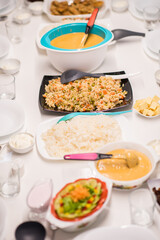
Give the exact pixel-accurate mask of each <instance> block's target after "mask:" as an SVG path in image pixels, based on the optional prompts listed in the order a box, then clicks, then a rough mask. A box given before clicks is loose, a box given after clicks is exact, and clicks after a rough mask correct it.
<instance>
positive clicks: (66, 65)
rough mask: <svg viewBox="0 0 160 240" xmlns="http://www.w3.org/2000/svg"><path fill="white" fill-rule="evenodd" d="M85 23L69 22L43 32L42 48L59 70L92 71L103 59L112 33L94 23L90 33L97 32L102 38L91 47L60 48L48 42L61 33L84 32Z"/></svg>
mask: <svg viewBox="0 0 160 240" xmlns="http://www.w3.org/2000/svg"><path fill="white" fill-rule="evenodd" d="M85 29H86V23H70V24H64V25H61V26H58V27H56V28H53V29H51V30H50V31H48V32H47V33H45V34H44V35H43V36H42V38H41V45H42V48H44V49H46V51H47V55H48V58H49V61H50V62H51V64H52V65H53V66H54V67H55V68H56V69H57V70H59V71H60V72H63V71H66V70H68V69H78V70H82V71H88V72H90V71H93V70H94V69H96V68H97V67H99V66H100V65H101V64H102V62H103V61H104V59H105V57H106V53H107V45H108V44H109V43H110V42H111V41H112V39H113V34H112V32H111V31H109V30H108V29H106V28H104V27H101V26H98V25H94V26H93V28H92V29H91V33H93V34H97V35H99V36H101V37H103V38H104V40H103V41H102V42H101V43H99V44H97V45H95V46H92V47H89V48H83V49H62V48H57V47H54V46H52V45H51V44H50V42H51V40H53V39H54V38H56V37H58V36H61V35H63V34H68V33H71V32H72V33H75V32H83V33H84V32H85Z"/></svg>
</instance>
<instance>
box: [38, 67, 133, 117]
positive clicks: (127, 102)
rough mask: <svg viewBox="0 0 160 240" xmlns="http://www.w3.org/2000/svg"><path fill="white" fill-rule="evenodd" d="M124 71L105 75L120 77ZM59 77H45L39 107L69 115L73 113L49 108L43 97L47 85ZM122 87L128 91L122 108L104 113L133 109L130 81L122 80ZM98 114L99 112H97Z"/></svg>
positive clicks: (45, 110) (43, 109) (118, 107)
mask: <svg viewBox="0 0 160 240" xmlns="http://www.w3.org/2000/svg"><path fill="white" fill-rule="evenodd" d="M124 73H125V72H124V71H118V72H110V73H103V74H106V75H120V74H124ZM58 77H60V76H59V75H57V76H56V75H55V76H50V75H45V76H44V77H43V80H42V83H41V86H40V91H39V105H40V107H41V110H42V111H44V112H46V113H47V112H50V113H57V114H58V113H60V114H68V113H72V112H70V111H60V110H57V109H53V108H51V107H49V106H47V104H46V103H45V98H44V97H43V94H44V93H45V85H47V84H48V83H49V81H50V80H51V79H57V78H58ZM121 86H122V90H123V91H127V95H126V97H125V99H124V102H123V104H121V105H120V106H116V107H115V108H112V109H108V110H103V112H114V111H121V110H124V109H125V110H126V109H131V107H132V103H133V93H132V87H131V84H130V82H129V79H127V78H126V79H122V80H121ZM96 112H97V111H96Z"/></svg>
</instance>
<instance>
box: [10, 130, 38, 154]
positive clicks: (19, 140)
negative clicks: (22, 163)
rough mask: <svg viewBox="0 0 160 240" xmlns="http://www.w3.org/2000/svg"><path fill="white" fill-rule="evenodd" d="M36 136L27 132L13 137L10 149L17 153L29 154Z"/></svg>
mask: <svg viewBox="0 0 160 240" xmlns="http://www.w3.org/2000/svg"><path fill="white" fill-rule="evenodd" d="M34 143H35V139H34V136H33V135H32V134H30V133H27V132H20V133H16V134H14V135H12V136H11V137H10V139H9V147H10V148H11V149H12V150H13V151H14V152H16V153H27V152H29V151H31V150H32V149H33V146H34Z"/></svg>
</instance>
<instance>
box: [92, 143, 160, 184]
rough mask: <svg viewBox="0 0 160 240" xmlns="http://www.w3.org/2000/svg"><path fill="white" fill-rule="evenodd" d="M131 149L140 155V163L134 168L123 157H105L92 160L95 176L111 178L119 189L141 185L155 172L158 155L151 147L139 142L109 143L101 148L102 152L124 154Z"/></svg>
mask: <svg viewBox="0 0 160 240" xmlns="http://www.w3.org/2000/svg"><path fill="white" fill-rule="evenodd" d="M125 150H127V151H128V150H129V151H131V152H133V153H134V154H136V156H137V157H138V164H137V165H136V166H134V167H133V168H129V167H128V166H127V165H126V161H123V159H113V160H111V159H104V160H99V161H97V162H90V166H91V167H92V169H93V174H94V176H96V177H98V178H100V179H102V180H103V181H105V179H106V180H107V179H110V180H111V181H112V183H113V187H115V188H119V189H132V188H137V187H139V186H141V184H142V183H144V182H145V181H146V180H147V179H148V178H149V177H150V176H151V174H152V173H153V172H154V170H155V168H156V163H157V162H158V156H157V155H156V153H155V152H154V151H153V149H152V148H151V147H148V146H146V145H143V144H141V143H137V142H124V141H121V142H115V143H109V144H107V145H105V146H104V147H102V148H101V149H99V152H100V153H112V154H120V155H123V154H124V152H125Z"/></svg>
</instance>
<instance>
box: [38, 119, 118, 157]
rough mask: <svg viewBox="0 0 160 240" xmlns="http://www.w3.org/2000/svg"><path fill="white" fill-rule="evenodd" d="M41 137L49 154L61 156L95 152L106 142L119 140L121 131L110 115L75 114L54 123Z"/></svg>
mask: <svg viewBox="0 0 160 240" xmlns="http://www.w3.org/2000/svg"><path fill="white" fill-rule="evenodd" d="M42 139H43V141H44V143H45V149H46V151H47V153H48V154H49V156H51V157H57V158H63V156H64V155H65V154H72V153H86V152H96V151H97V150H98V149H99V148H100V147H102V146H104V145H105V144H107V143H110V142H116V141H119V140H121V139H122V132H121V128H120V125H119V123H118V121H117V120H115V119H113V118H112V117H109V116H105V115H96V116H77V117H74V118H72V119H71V120H69V121H66V122H65V121H62V122H60V123H58V124H56V125H54V126H53V127H52V128H51V129H49V130H47V131H46V132H44V133H43V134H42Z"/></svg>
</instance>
